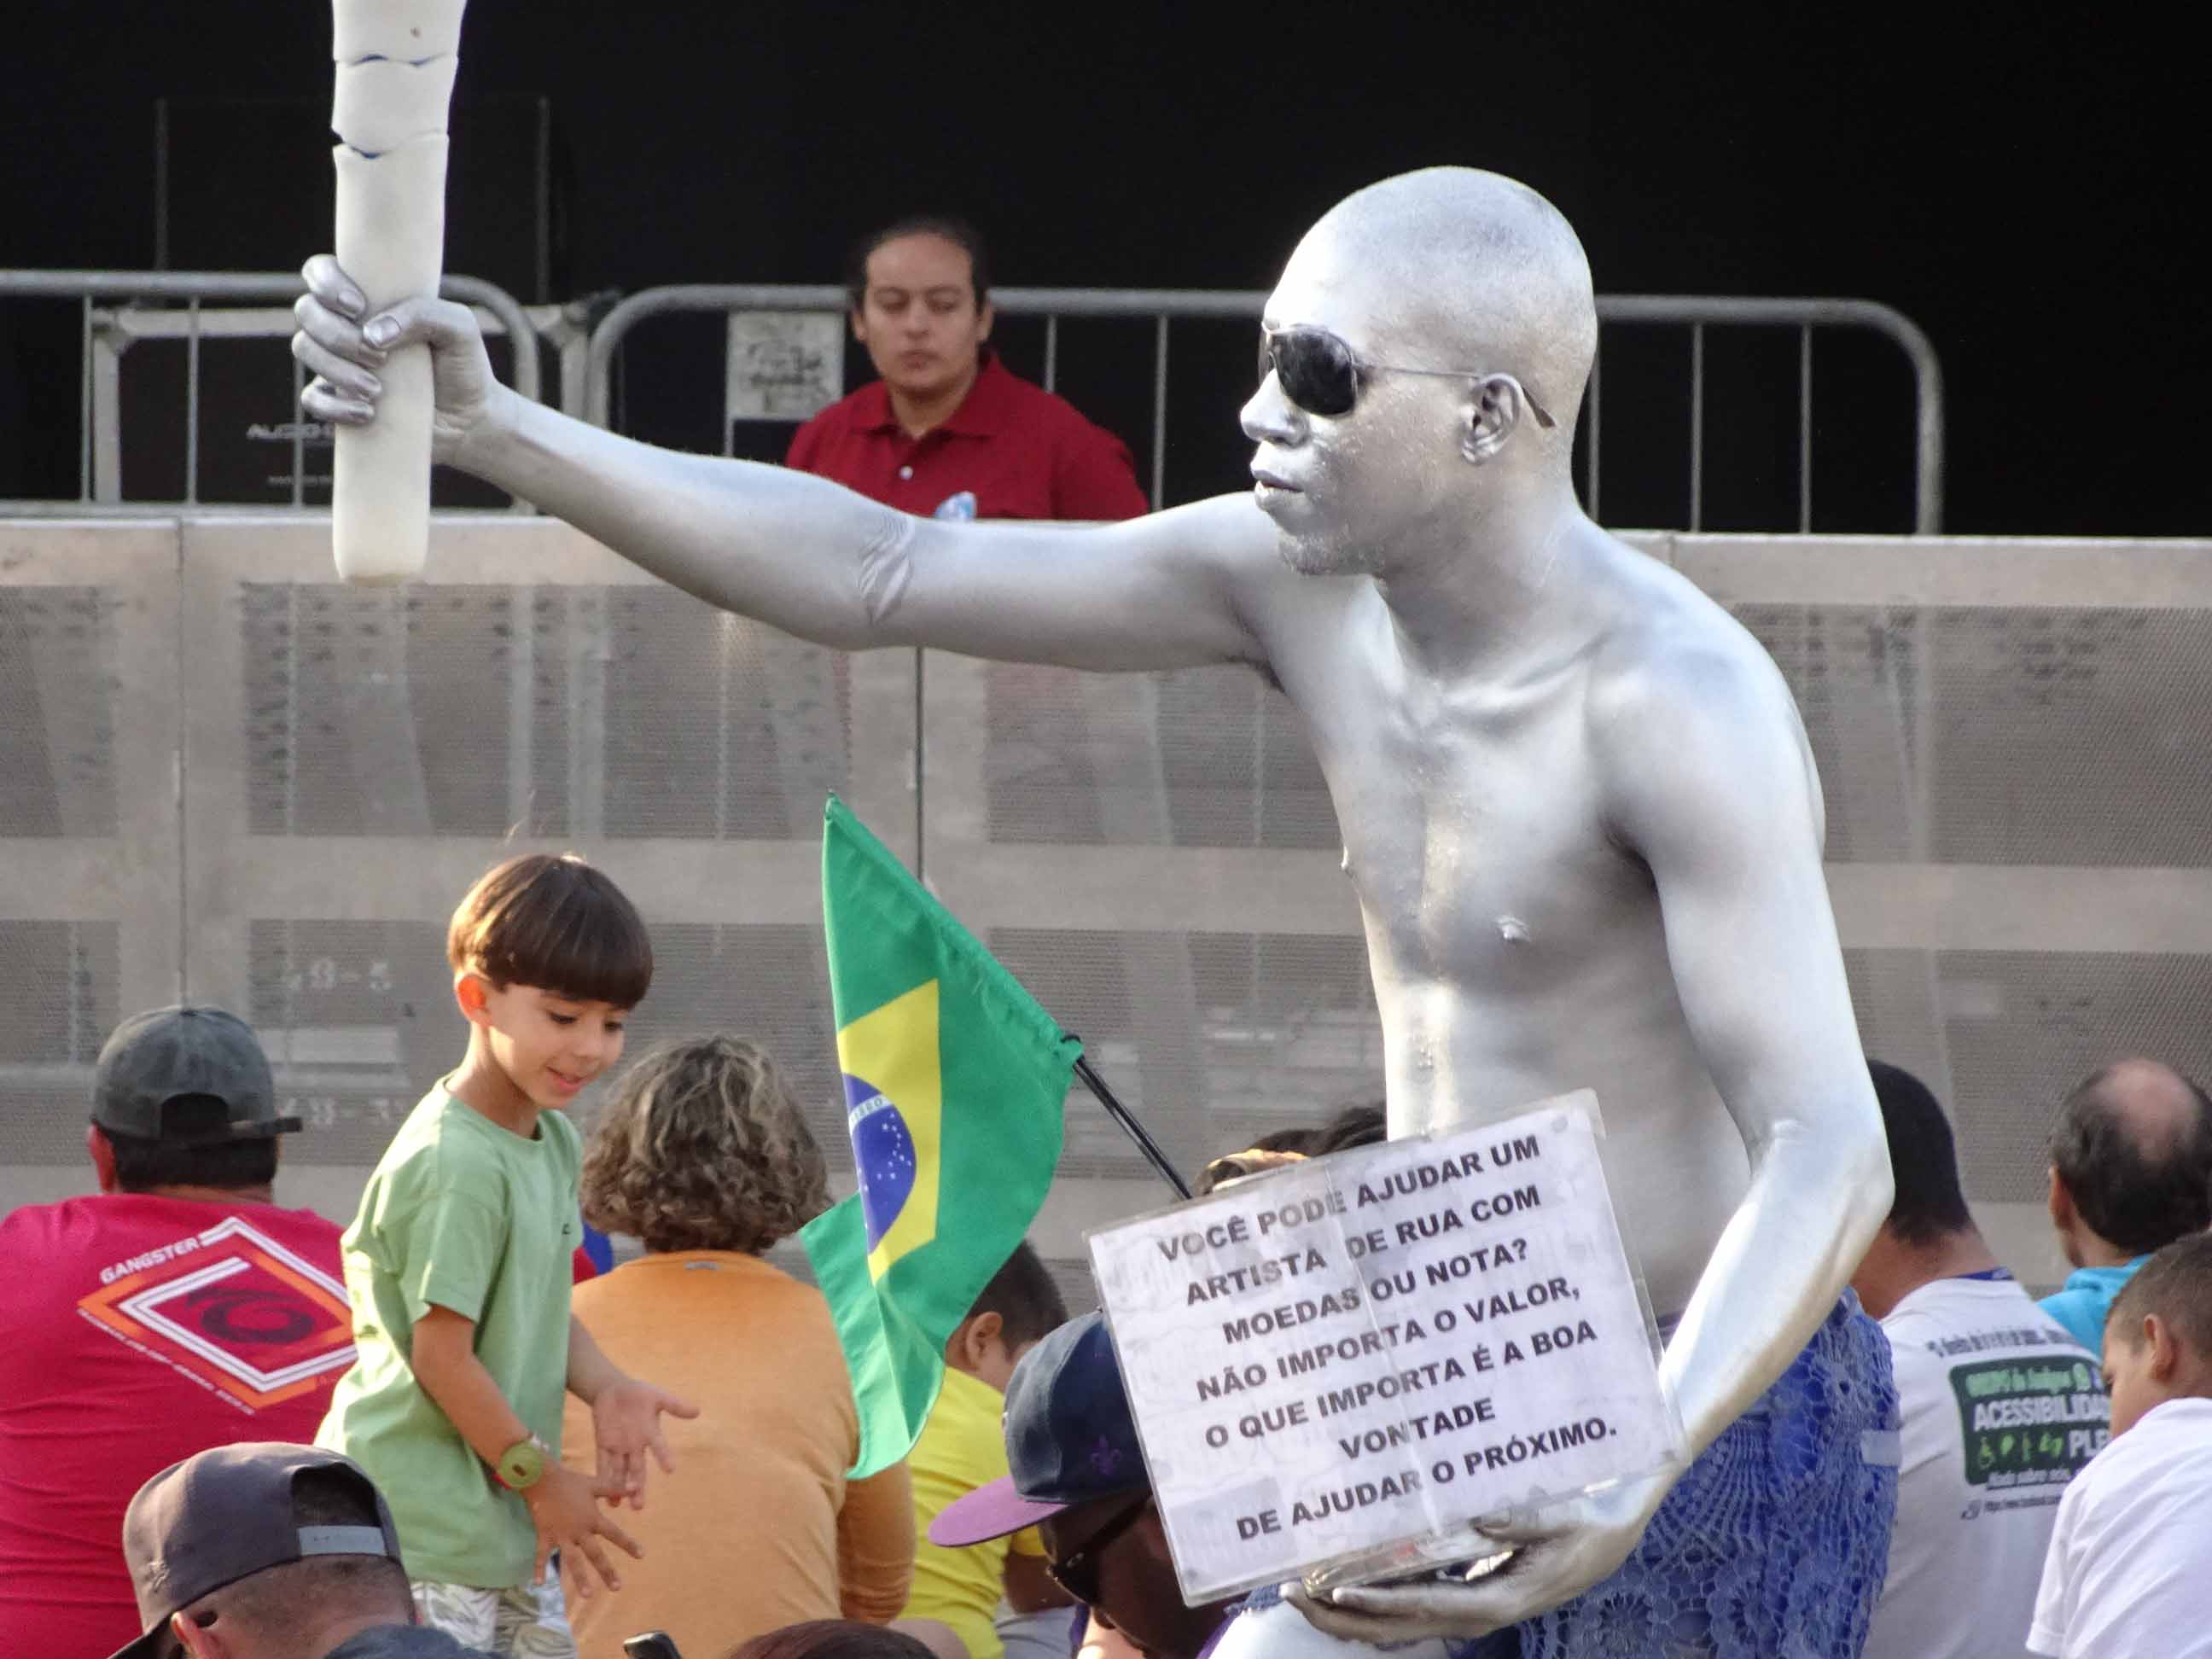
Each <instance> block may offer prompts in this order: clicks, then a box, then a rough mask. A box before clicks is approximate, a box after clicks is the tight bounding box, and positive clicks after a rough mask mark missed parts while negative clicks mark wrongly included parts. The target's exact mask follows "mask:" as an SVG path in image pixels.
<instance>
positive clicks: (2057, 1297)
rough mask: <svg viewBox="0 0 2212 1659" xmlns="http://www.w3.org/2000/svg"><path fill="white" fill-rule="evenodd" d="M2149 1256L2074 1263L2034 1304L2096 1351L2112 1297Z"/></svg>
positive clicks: (2103, 1333)
mask: <svg viewBox="0 0 2212 1659" xmlns="http://www.w3.org/2000/svg"><path fill="white" fill-rule="evenodd" d="M2149 1260H2150V1258H2149V1257H2148V1256H2147V1255H2139V1256H2137V1257H2136V1259H2135V1260H2134V1261H2126V1262H2122V1263H2120V1264H2119V1265H2118V1266H2117V1267H2076V1268H2075V1270H2074V1271H2073V1272H2072V1273H2069V1274H2067V1276H2066V1282H2065V1284H2063V1285H2061V1286H2059V1288H2058V1289H2057V1290H2055V1291H2052V1292H2051V1294H2050V1295H2049V1296H2046V1297H2044V1298H2043V1299H2042V1300H2041V1301H2039V1302H2038V1303H2037V1304H2036V1306H2037V1307H2039V1309H2041V1310H2043V1312H2044V1313H2045V1315H2046V1316H2048V1317H2050V1318H2051V1319H2052V1320H2054V1321H2056V1322H2057V1323H2058V1325H2059V1326H2060V1327H2061V1328H2063V1329H2064V1331H2065V1332H2066V1334H2068V1335H2069V1336H2070V1337H2072V1338H2073V1339H2074V1340H2075V1341H2076V1342H2078V1343H2080V1344H2081V1346H2083V1347H2085V1348H2087V1350H2088V1351H2089V1352H2091V1353H2096V1352H2099V1351H2100V1349H2101V1348H2102V1347H2103V1346H2104V1340H2105V1316H2106V1314H2107V1313H2109V1312H2111V1311H2112V1298H2113V1297H2117V1296H2118V1295H2119V1293H2120V1291H2122V1289H2124V1287H2125V1286H2126V1285H2127V1282H2128V1280H2129V1279H2131V1278H2133V1277H2134V1276H2135V1274H2136V1271H2137V1270H2138V1269H2139V1268H2141V1267H2142V1264H2143V1263H2144V1262H2146V1261H2149Z"/></svg>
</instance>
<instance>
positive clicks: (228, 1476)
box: [114, 1441, 399, 1659]
mask: <svg viewBox="0 0 2212 1659" xmlns="http://www.w3.org/2000/svg"><path fill="white" fill-rule="evenodd" d="M311 1469H318V1470H319V1469H328V1470H331V1471H334V1472H336V1473H337V1474H342V1475H347V1476H350V1477H351V1478H352V1479H353V1480H356V1481H358V1482H360V1484H361V1492H362V1498H364V1499H366V1500H367V1501H368V1503H369V1504H374V1507H375V1511H376V1520H377V1524H376V1525H375V1526H373V1527H371V1526H366V1525H363V1526H358V1527H329V1526H316V1527H303V1526H301V1524H300V1523H299V1522H298V1521H297V1519H295V1512H294V1510H293V1506H292V1481H293V1480H294V1478H295V1476H297V1475H300V1474H305V1473H307V1471H308V1470H311ZM319 1555H381V1556H384V1557H385V1558H386V1559H389V1560H392V1561H397V1560H398V1559H399V1533H398V1528H395V1527H394V1526H393V1525H392V1511H391V1510H389V1509H387V1508H386V1507H385V1503H384V1495H383V1494H382V1493H381V1492H378V1491H377V1489H376V1485H375V1483H374V1481H372V1480H370V1479H369V1478H368V1475H367V1474H363V1473H362V1468H361V1466H360V1465H359V1464H357V1463H355V1462H352V1461H351V1460H349V1459H348V1458H343V1457H341V1456H339V1455H337V1453H336V1452H327V1451H321V1450H318V1449H316V1448H315V1447H313V1446H295V1445H288V1444H283V1443H278V1442H275V1441H260V1442H254V1441H248V1442H246V1443H241V1444H239V1445H235V1446H217V1447H216V1448H215V1449H213V1450H211V1451H204V1452H201V1453H200V1454H199V1455H197V1456H195V1457H188V1458H186V1459H185V1461H184V1462H181V1463H172V1464H171V1465H169V1467H168V1468H166V1469H163V1470H162V1471H161V1474H157V1475H155V1477H154V1478H153V1479H152V1480H149V1481H148V1482H147V1483H146V1484H145V1485H144V1486H141V1487H139V1488H138V1495H137V1497H135V1498H132V1499H131V1507H130V1508H129V1509H128V1510H125V1511H124V1515H123V1559H124V1560H125V1563H126V1564H127V1565H129V1566H130V1569H131V1589H133V1590H135V1591H136V1592H137V1596H138V1618H139V1621H140V1622H141V1623H142V1624H143V1626H145V1631H146V1633H145V1634H144V1635H143V1636H141V1637H140V1638H138V1639H137V1641H135V1642H133V1643H131V1644H129V1645H128V1646H127V1647H123V1648H118V1650H116V1652H115V1655H114V1659H153V1656H155V1655H156V1654H158V1653H160V1652H161V1646H162V1632H164V1631H165V1630H166V1629H167V1627H168V1623H169V1615H170V1614H171V1613H178V1612H181V1611H182V1610H183V1609H184V1608H185V1607H190V1606H191V1604H192V1603H193V1602H195V1601H198V1600H199V1599H200V1597H202V1596H203V1595H209V1594H210V1593H211V1592H213V1591H216V1590H219V1589H222V1587H223V1586H224V1585H225V1584H234V1583H237V1582H238V1581H239V1580H240V1579H241V1578H251V1577H252V1576H253V1575H254V1574H255V1573H257V1572H262V1571H266V1570H268V1569H269V1568H270V1567H281V1566H285V1565H289V1564H290V1563H292V1562H294V1561H304V1560H307V1559H309V1558H310V1557H313V1556H319Z"/></svg>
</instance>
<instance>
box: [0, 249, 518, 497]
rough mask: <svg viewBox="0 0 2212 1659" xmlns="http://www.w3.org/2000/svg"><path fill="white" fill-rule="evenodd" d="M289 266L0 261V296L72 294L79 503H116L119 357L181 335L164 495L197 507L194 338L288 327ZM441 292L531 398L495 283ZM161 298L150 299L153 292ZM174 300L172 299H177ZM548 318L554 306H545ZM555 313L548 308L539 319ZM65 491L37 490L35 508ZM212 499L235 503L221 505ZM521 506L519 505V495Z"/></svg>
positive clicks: (298, 473)
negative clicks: (510, 360) (497, 347)
mask: <svg viewBox="0 0 2212 1659" xmlns="http://www.w3.org/2000/svg"><path fill="white" fill-rule="evenodd" d="M300 286H301V285H300V277H299V275H298V273H297V272H295V271H226V270H0V301H8V300H38V299H46V300H75V301H77V302H78V311H79V319H80V321H79V331H80V337H81V341H82V346H81V349H82V369H81V374H80V380H79V390H78V408H77V419H78V427H79V436H78V456H79V465H78V474H77V479H78V482H77V496H76V505H77V506H78V507H84V508H90V509H94V510H97V511H100V512H102V513H112V512H113V511H114V510H115V509H116V508H117V507H119V506H121V505H122V504H123V482H122V481H123V415H122V363H123V357H124V354H125V352H127V351H128V350H129V349H131V346H132V345H133V344H135V343H137V342H139V341H141V340H152V339H182V340H183V341H184V342H185V408H184V439H185V460H184V494H183V496H182V499H181V501H174V502H168V503H163V504H161V505H163V506H164V507H167V508H172V509H173V507H177V506H184V507H197V506H199V505H200V504H201V502H200V494H199V483H200V402H201V398H200V391H201V379H202V376H201V364H200V347H201V344H202V343H203V342H204V341H206V340H210V339H240V338H270V339H281V338H283V337H286V336H289V334H290V333H291V332H292V329H293V321H292V313H291V309H290V307H291V302H292V301H294V300H295V298H297V297H298V295H299V293H300ZM441 292H443V293H444V295H446V297H447V299H449V300H459V301H462V302H464V303H465V304H467V305H471V306H473V307H477V314H478V318H479V320H481V321H482V322H483V325H484V329H485V332H486V333H487V334H489V335H492V336H494V337H497V336H501V335H504V336H505V337H507V338H508V339H509V340H511V341H513V343H514V368H513V376H514V386H515V390H517V391H518V392H521V393H522V395H523V396H525V397H526V398H532V399H533V400H534V399H536V398H538V395H539V387H540V383H541V380H542V379H543V376H542V374H541V372H540V370H539V368H538V351H537V342H538V337H539V335H540V332H541V329H540V327H539V325H538V324H537V323H536V322H534V321H533V320H532V317H531V315H530V314H529V313H527V312H526V311H525V310H524V308H523V307H522V304H521V302H520V301H518V300H516V299H515V297H514V296H513V295H511V294H509V293H508V292H507V290H506V289H503V288H500V287H497V286H495V284H493V283H487V282H484V281H483V280H481V279H480V278H477V277H474V276H448V277H447V278H446V279H445V281H444V283H442V285H441ZM156 301H159V302H162V303H161V304H155V303H153V302H156ZM240 301H279V302H281V308H277V307H268V306H265V305H264V306H262V307H246V308H241V307H240V305H239V304H238V302H240ZM179 305H180V306H181V309H179V308H177V307H179ZM556 318H557V313H556ZM552 320H555V319H552V318H549V319H548V321H549V322H550V321H552ZM305 385H306V378H305V376H304V375H303V374H301V372H300V371H299V369H298V368H297V366H296V365H295V367H294V371H293V376H292V415H293V418H292V421H291V422H290V425H291V442H292V462H293V465H292V483H291V489H292V500H291V505H292V506H294V507H301V506H304V505H307V503H306V501H304V499H303V495H304V490H303V484H304V481H305V477H306V473H307V469H306V466H305V464H304V451H305V449H306V447H307V423H306V422H303V421H302V420H301V418H300V410H299V394H300V392H301V390H302V389H303V387H304V386H305ZM70 505H71V504H70V503H68V502H41V503H40V509H41V510H42V511H52V510H66V509H67V508H68V507H70ZM222 510H223V511H235V510H236V509H235V507H231V506H228V505H226V506H223V507H222ZM521 510H523V511H528V510H529V508H528V507H526V506H525V507H522V508H521Z"/></svg>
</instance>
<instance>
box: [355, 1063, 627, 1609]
mask: <svg viewBox="0 0 2212 1659" xmlns="http://www.w3.org/2000/svg"><path fill="white" fill-rule="evenodd" d="M582 1162H583V1158H582V1151H581V1145H580V1141H579V1139H578V1137H577V1134H576V1126H575V1125H574V1124H573V1123H571V1122H569V1121H568V1119H567V1118H566V1117H564V1116H563V1115H562V1114H560V1113H559V1112H555V1111H548V1112H543V1113H540V1114H539V1115H538V1134H537V1138H536V1139H531V1140H525V1139H523V1138H522V1137H521V1136H520V1135H518V1134H515V1133H513V1132H512V1131H511V1130H507V1129H503V1128H501V1127H500V1126H499V1125H497V1124H496V1123H494V1122H493V1121H491V1120H490V1119H489V1118H488V1117H485V1116H484V1115H483V1114H482V1113H480V1112H477V1111H475V1110H474V1109H471V1108H470V1107H467V1106H465V1105H463V1104H462V1103H460V1102H459V1101H458V1100H456V1099H454V1098H453V1096H451V1095H449V1094H447V1092H446V1091H445V1089H444V1087H443V1086H442V1085H441V1086H440V1087H438V1088H435V1089H433V1090H432V1091H430V1092H429V1093H428V1094H427V1095H425V1096H424V1097H422V1103H420V1104H419V1105H417V1106H416V1108H415V1109H414V1110H413V1111H412V1112H410V1113H409V1114H408V1116H407V1121H406V1122H404V1123H403V1124H402V1125H400V1127H399V1133H398V1134H397V1135H395V1136H394V1137H393V1138H392V1145H391V1146H389V1147H387V1148H386V1150H385V1154H384V1156H383V1158H380V1160H378V1162H377V1165H376V1170H375V1173H374V1174H373V1175H371V1176H369V1178H368V1190H367V1191H365V1192H364V1193H362V1198H361V1213H360V1214H358V1215H357V1216H356V1217H355V1218H354V1223H353V1225H352V1226H350V1227H349V1228H348V1229H347V1230H346V1233H345V1238H344V1249H345V1280H346V1293H347V1295H348V1296H349V1297H351V1299H352V1302H353V1334H354V1346H355V1348H356V1358H355V1360H354V1364H353V1368H352V1369H351V1370H349V1371H347V1372H346V1374H345V1375H344V1376H343V1377H341V1378H339V1379H338V1385H337V1390H336V1392H335V1393H333V1394H332V1395H331V1409H330V1413H329V1415H327V1416H326V1417H325V1418H324V1419H323V1425H322V1428H321V1430H320V1431H319V1432H318V1433H317V1434H316V1437H315V1442H316V1443H317V1444H318V1445H320V1446H324V1447H326V1448H328V1449H331V1450H332V1451H338V1452H343V1453H344V1454H345V1455H347V1456H348V1457H350V1458H352V1459H353V1460H354V1461H355V1462H358V1463H359V1464H360V1465H361V1466H362V1468H365V1469H367V1470H368V1474H369V1477H370V1478H371V1479H372V1480H374V1481H375V1482H376V1484H377V1486H379V1487H380V1488H381V1489H382V1491H383V1492H384V1496H385V1500H386V1502H387V1503H389V1504H391V1505H392V1519H393V1521H394V1522H397V1523H398V1528H399V1544H400V1550H401V1553H403V1555H404V1557H405V1560H406V1566H407V1572H408V1576H409V1577H413V1578H429V1579H435V1580H438V1581H440V1582H441V1583H451V1584H471V1585H475V1586H477V1587H478V1588H480V1589H507V1588H510V1587H513V1586H515V1585H520V1584H526V1583H529V1582H530V1572H531V1568H532V1565H534V1564H535V1562H536V1559H537V1553H538V1546H537V1534H536V1532H535V1530H534V1529H533V1528H532V1526H531V1524H530V1511H529V1510H528V1509H527V1508H526V1506H525V1505H524V1504H523V1501H522V1498H521V1497H520V1495H519V1494H517V1493H514V1492H509V1491H507V1489H506V1488H505V1487H504V1486H501V1485H500V1484H499V1483H498V1482H497V1481H496V1480H494V1479H493V1477H492V1474H491V1471H490V1469H489V1468H487V1467H486V1466H485V1464H484V1463H483V1460H482V1459H480V1458H478V1457H477V1455H476V1454H475V1453H474V1452H473V1451H471V1450H470V1449H469V1447H468V1443H467V1442H465V1441H464V1440H463V1439H462V1438H461V1437H460V1434H459V1431H457V1430H455V1428H454V1427H453V1424H452V1423H451V1422H450V1421H448V1420H447V1417H446V1414H445V1413H443V1412H442V1411H441V1410H439V1409H438V1407H437V1404H436V1402H435V1401H433V1400H432V1399H431V1398H430V1396H429V1395H427V1394H425V1393H424V1392H423V1391H422V1389H421V1388H420V1387H418V1386H417V1385H416V1381H415V1373H414V1370H413V1369H412V1367H411V1365H410V1363H409V1351H410V1349H411V1348H412V1347H413V1346H414V1340H415V1322H416V1320H418V1319H420V1318H422V1316H423V1314H424V1313H426V1312H427V1311H428V1310H429V1309H430V1308H431V1307H433V1306H436V1307H441V1308H449V1309H451V1310H453V1312H455V1313H458V1314H462V1315H465V1316H467V1317H468V1318H470V1319H472V1320H474V1321H475V1322H476V1327H477V1331H476V1352H477V1358H478V1359H480V1360H482V1361H483V1366H484V1369H485V1370H488V1371H489V1372H490V1373H491V1376H492V1381H494V1382H495V1383H498V1384H499V1391H500V1392H501V1394H503V1395H506V1396H507V1403H508V1404H509V1405H511V1406H513V1407H514V1410H515V1414H516V1415H517V1416H519V1417H520V1418H521V1419H522V1420H523V1421H524V1422H525V1423H526V1424H528V1425H530V1428H531V1430H532V1432H533V1433H536V1434H538V1435H540V1436H542V1437H544V1440H545V1443H546V1444H548V1445H550V1446H551V1447H553V1448H554V1449H555V1450H556V1453H557V1452H558V1450H559V1449H560V1445H561V1401H562V1395H563V1394H564V1393H565V1392H566V1391H567V1387H568V1290H569V1285H570V1284H571V1282H572V1280H573V1270H572V1267H571V1262H572V1261H573V1258H574V1253H575V1249H576V1246H577V1244H578V1243H580V1242H581V1240H582V1237H583V1232H582V1228H583V1221H582V1218H580V1216H579V1215H578V1213H577V1210H576V1176H577V1174H578V1171H579V1170H580V1168H581V1165H582Z"/></svg>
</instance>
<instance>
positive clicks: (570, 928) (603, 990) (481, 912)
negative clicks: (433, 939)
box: [446, 853, 653, 1008]
mask: <svg viewBox="0 0 2212 1659" xmlns="http://www.w3.org/2000/svg"><path fill="white" fill-rule="evenodd" d="M446 959H447V961H448V962H450V963H453V968H454V969H455V971H456V972H464V973H471V974H481V975H483V976H484V977H485V978H486V979H488V980H489V981H491V982H492V983H493V984H494V985H496V986H498V987H501V988H502V989H504V988H505V987H507V986H510V985H532V986H536V987H538V989H540V990H544V991H551V992H554V993H556V994H558V995H561V996H564V997H573V998H574V999H575V1000H577V1001H579V1002H605V1003H610V1004H611V1005H612V1006H615V1007H617V1008H635V1006H637V1005H638V1004H639V1003H641V1002H642V1001H644V1000H645V994H646V992H647V990H648V989H650V988H651V987H652V985H653V940H652V938H651V937H650V936H649V935H648V934H647V933H646V931H645V922H644V920H643V919H642V918H641V917H640V916H639V915H638V914H637V907H636V906H635V905H634V904H632V903H631V902H629V900H628V899H627V898H625V897H623V890H622V889H621V888H619V887H617V886H616V885H615V884H614V883H613V882H612V881H611V879H609V878H608V877H607V876H606V874H605V872H603V871H599V870H595V869H593V868H592V866H590V865H588V864H586V862H585V861H584V860H582V859H581V858H580V857H579V856H578V855H577V854H574V853H562V854H552V853H526V854H522V855H521V856H520V858H512V859H509V860H507V862H506V863H504V864H502V865H500V866H497V867H496V868H495V869H493V870H491V871H489V872H487V873H486V874H485V875H484V876H483V877H482V878H479V879H478V881H477V884H476V885H475V886H473V887H471V888H470V889H469V890H468V896H466V897H465V898H464V899H462V901H461V902H460V905H459V908H456V909H455V910H454V912H453V923H452V925H451V926H450V927H447V930H446Z"/></svg>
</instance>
